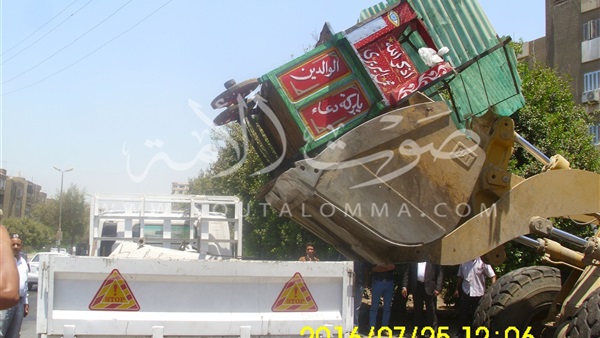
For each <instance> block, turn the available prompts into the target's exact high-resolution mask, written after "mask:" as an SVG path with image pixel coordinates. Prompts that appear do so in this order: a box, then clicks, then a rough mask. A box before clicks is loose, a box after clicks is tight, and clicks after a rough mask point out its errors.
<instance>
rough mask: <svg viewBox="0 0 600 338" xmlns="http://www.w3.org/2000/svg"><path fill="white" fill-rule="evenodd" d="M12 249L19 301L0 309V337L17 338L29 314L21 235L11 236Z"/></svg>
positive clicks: (25, 262) (26, 267) (25, 265)
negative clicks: (16, 272) (15, 266)
mask: <svg viewBox="0 0 600 338" xmlns="http://www.w3.org/2000/svg"><path fill="white" fill-rule="evenodd" d="M10 240H11V244H12V251H13V254H14V256H15V263H16V264H17V270H18V271H19V295H20V300H19V303H18V304H17V305H15V306H13V307H11V308H8V309H6V310H2V311H0V337H5V338H19V337H20V336H21V324H22V323H23V318H25V317H26V316H27V315H28V314H29V299H28V298H27V297H28V295H27V271H28V270H29V268H28V266H27V261H25V258H23V257H22V256H21V249H22V248H23V241H22V240H21V236H19V235H17V234H14V235H12V236H11V239H10Z"/></svg>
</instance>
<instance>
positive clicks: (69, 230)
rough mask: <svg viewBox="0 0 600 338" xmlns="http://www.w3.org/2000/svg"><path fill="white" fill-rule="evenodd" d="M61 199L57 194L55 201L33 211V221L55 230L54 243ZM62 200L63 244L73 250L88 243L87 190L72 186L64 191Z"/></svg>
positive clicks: (52, 200)
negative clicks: (82, 243) (83, 242)
mask: <svg viewBox="0 0 600 338" xmlns="http://www.w3.org/2000/svg"><path fill="white" fill-rule="evenodd" d="M60 198H61V196H60V192H57V193H56V198H55V199H51V200H48V201H47V202H46V203H45V204H42V205H39V206H36V207H35V208H34V209H33V211H32V217H33V219H35V220H37V221H39V222H40V223H42V224H45V225H47V226H48V227H50V228H51V229H52V230H53V234H52V236H51V238H52V240H53V241H54V240H55V239H56V233H57V231H58V221H59V209H60ZM62 199H63V203H62V225H61V231H62V232H63V238H62V244H63V245H65V246H67V248H72V247H73V246H74V245H76V244H77V243H78V242H81V241H87V234H88V224H89V206H88V205H87V204H86V203H85V190H80V189H79V188H78V187H77V186H76V185H71V186H70V187H69V189H67V191H64V192H63V195H62ZM69 251H70V249H69Z"/></svg>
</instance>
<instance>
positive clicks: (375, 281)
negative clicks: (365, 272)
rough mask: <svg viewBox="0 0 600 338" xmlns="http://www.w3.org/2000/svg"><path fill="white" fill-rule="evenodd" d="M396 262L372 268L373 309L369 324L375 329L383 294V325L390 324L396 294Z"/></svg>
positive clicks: (370, 312) (370, 311)
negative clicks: (393, 299)
mask: <svg viewBox="0 0 600 338" xmlns="http://www.w3.org/2000/svg"><path fill="white" fill-rule="evenodd" d="M395 268H396V267H395V266H394V264H385V265H379V264H378V265H375V266H373V268H372V269H371V309H370V310H369V325H370V326H371V330H375V325H377V313H378V311H379V300H380V299H381V296H383V315H382V317H381V326H382V327H385V326H388V325H389V324H390V314H391V312H392V297H393V296H394V269H395Z"/></svg>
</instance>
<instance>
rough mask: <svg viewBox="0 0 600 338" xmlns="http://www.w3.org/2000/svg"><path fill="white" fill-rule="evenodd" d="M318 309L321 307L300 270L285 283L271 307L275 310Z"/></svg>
mask: <svg viewBox="0 0 600 338" xmlns="http://www.w3.org/2000/svg"><path fill="white" fill-rule="evenodd" d="M318 310H319V307H318V306H317V303H315V300H314V298H313V297H312V295H311V294H310V291H309V290H308V287H307V286H306V283H305V282H304V279H302V276H301V275H300V273H299V272H296V273H295V274H294V277H292V278H291V279H290V280H289V281H287V283H285V285H284V286H283V289H282V290H281V292H280V293H279V296H278V297H277V300H276V301H275V303H273V306H272V307H271V311H273V312H316V311H318Z"/></svg>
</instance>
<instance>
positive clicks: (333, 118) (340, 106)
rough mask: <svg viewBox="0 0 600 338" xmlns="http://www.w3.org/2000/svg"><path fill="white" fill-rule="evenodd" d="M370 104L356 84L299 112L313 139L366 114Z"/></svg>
mask: <svg viewBox="0 0 600 338" xmlns="http://www.w3.org/2000/svg"><path fill="white" fill-rule="evenodd" d="M370 105H371V102H369V99H368V98H367V96H366V95H365V93H364V92H363V90H362V88H361V87H360V85H359V84H358V83H357V82H353V83H351V84H350V85H349V86H346V87H344V88H343V89H341V90H340V91H338V92H335V93H332V94H331V95H329V96H327V97H324V98H322V99H320V100H318V101H316V102H314V103H312V104H310V105H308V106H306V107H304V108H302V109H301V110H300V116H301V117H302V120H303V122H304V124H305V125H306V127H307V129H308V130H309V131H310V133H311V135H312V137H313V139H318V138H319V137H320V136H322V135H324V134H326V133H328V132H329V131H331V130H333V129H337V128H339V127H341V124H343V123H347V122H348V121H350V120H352V119H353V118H355V117H357V116H359V115H361V114H363V113H365V112H367V111H368V110H369V107H370Z"/></svg>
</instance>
